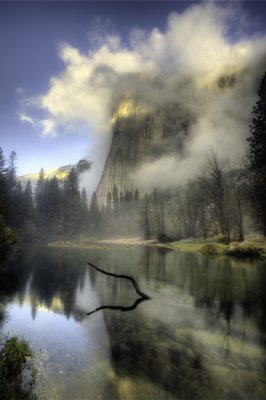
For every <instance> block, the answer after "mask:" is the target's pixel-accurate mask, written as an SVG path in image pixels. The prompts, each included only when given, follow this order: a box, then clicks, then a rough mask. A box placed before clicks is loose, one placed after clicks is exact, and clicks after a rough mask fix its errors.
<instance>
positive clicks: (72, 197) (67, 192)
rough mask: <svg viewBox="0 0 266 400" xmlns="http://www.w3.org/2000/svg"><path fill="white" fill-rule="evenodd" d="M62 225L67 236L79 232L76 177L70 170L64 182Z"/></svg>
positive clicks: (79, 209) (78, 193) (73, 169)
mask: <svg viewBox="0 0 266 400" xmlns="http://www.w3.org/2000/svg"><path fill="white" fill-rule="evenodd" d="M63 200H64V224H65V231H66V233H67V234H76V233H77V232H78V231H79V230H80V221H81V212H80V211H81V198H80V192H79V181H78V175H77V173H76V171H75V168H72V169H71V171H70V172H69V174H68V177H67V178H66V180H65V182H64V189H63Z"/></svg>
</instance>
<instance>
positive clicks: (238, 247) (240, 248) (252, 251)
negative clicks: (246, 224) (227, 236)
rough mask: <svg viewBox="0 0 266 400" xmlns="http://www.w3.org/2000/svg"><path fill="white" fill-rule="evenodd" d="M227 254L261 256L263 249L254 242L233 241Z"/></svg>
mask: <svg viewBox="0 0 266 400" xmlns="http://www.w3.org/2000/svg"><path fill="white" fill-rule="evenodd" d="M226 254H227V255H229V256H233V257H241V258H245V257H247V258H256V257H260V256H261V254H262V251H261V249H260V248H259V247H258V246H256V245H254V244H252V243H248V242H243V243H231V244H230V246H229V248H228V249H227V251H226Z"/></svg>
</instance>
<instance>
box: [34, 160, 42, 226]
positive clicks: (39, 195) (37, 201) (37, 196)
mask: <svg viewBox="0 0 266 400" xmlns="http://www.w3.org/2000/svg"><path fill="white" fill-rule="evenodd" d="M34 197H35V206H36V212H37V223H38V226H39V229H40V231H44V230H45V229H44V225H45V174H44V169H43V168H41V170H40V172H39V179H38V181H37V183H36V187H35V193H34Z"/></svg>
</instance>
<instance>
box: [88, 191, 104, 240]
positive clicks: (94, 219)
mask: <svg viewBox="0 0 266 400" xmlns="http://www.w3.org/2000/svg"><path fill="white" fill-rule="evenodd" d="M89 218H90V231H91V233H92V234H96V235H97V234H98V233H99V232H100V231H101V225H102V218H101V212H100V209H99V205H98V200H97V195H96V192H93V195H92V198H91V204H90V211H89Z"/></svg>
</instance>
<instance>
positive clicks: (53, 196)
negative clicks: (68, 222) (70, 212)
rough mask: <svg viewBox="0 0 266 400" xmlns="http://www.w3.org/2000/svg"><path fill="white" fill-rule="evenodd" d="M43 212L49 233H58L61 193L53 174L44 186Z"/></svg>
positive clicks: (60, 222)
mask: <svg viewBox="0 0 266 400" xmlns="http://www.w3.org/2000/svg"><path fill="white" fill-rule="evenodd" d="M45 187H46V188H45V203H46V204H45V214H46V219H47V225H48V230H49V232H50V233H53V234H56V233H60V232H61V230H62V226H61V225H62V218H61V211H62V193H61V190H60V187H59V182H58V179H57V178H56V177H55V176H54V177H53V178H52V179H50V181H47V184H46V186H45Z"/></svg>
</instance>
